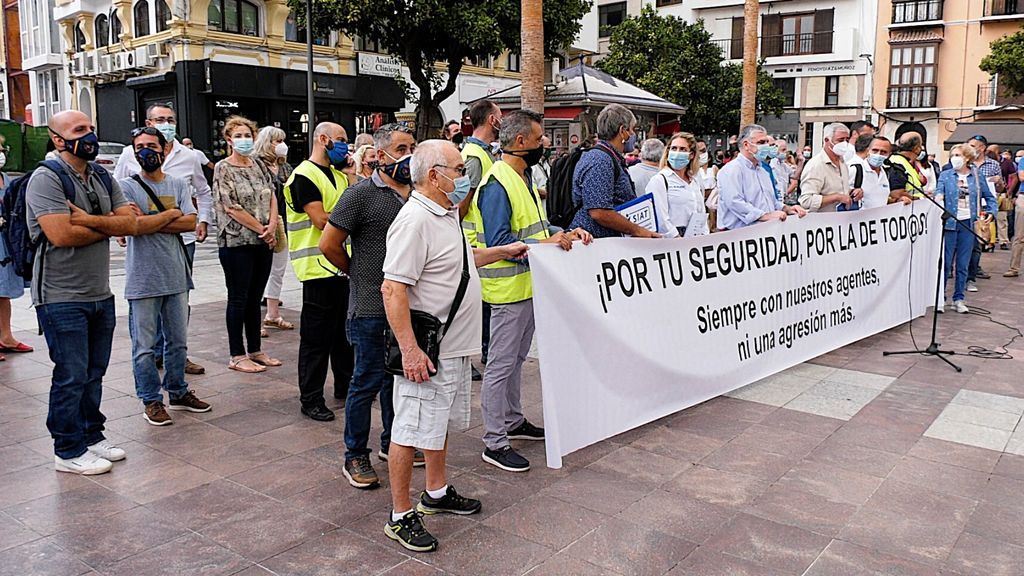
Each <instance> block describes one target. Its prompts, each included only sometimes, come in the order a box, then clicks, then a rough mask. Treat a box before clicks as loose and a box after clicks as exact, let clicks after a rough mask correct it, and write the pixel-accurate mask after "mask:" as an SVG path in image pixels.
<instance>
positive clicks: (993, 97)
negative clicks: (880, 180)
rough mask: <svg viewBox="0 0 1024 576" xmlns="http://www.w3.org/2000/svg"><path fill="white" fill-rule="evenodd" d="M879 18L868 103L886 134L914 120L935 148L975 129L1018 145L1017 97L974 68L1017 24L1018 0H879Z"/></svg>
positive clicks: (1023, 13) (1023, 18) (1021, 137)
mask: <svg viewBox="0 0 1024 576" xmlns="http://www.w3.org/2000/svg"><path fill="white" fill-rule="evenodd" d="M878 19H879V20H878V27H879V30H882V31H883V33H880V34H879V35H878V39H877V42H876V48H875V54H876V62H875V89H874V101H875V107H876V108H877V109H878V113H879V118H880V120H879V122H880V124H881V125H882V128H883V132H884V133H885V134H887V135H890V136H891V135H895V133H896V130H897V129H898V128H899V126H900V125H902V124H905V123H913V124H914V125H919V126H920V129H923V130H924V131H925V132H926V139H927V142H926V147H927V148H928V150H930V151H936V152H939V151H942V150H944V149H945V150H948V149H949V148H950V147H951V146H952V145H953V144H956V143H959V142H963V141H964V140H965V139H968V138H970V136H971V135H974V134H978V133H980V134H985V135H986V136H988V137H989V139H990V141H991V142H992V143H999V144H1004V145H1012V146H1015V147H1021V146H1024V133H1022V132H1024V128H1022V127H1021V126H1022V125H1021V124H1020V121H1021V120H1022V119H1024V108H1022V107H1021V105H1024V98H1021V97H1017V98H1009V97H1007V96H1006V94H1005V91H1004V90H1003V89H1002V88H1001V87H1000V85H999V78H998V77H992V76H990V75H989V74H988V73H987V72H984V71H982V70H981V69H980V68H979V65H980V63H981V60H982V59H983V58H984V57H985V56H986V55H987V54H988V53H989V51H990V48H989V47H990V44H991V42H992V41H993V40H997V39H999V38H1002V37H1004V36H1007V35H1010V34H1013V33H1015V32H1017V31H1018V30H1020V29H1021V25H1022V24H1024V1H1019V0H880V2H879V11H878ZM920 129H919V131H920Z"/></svg>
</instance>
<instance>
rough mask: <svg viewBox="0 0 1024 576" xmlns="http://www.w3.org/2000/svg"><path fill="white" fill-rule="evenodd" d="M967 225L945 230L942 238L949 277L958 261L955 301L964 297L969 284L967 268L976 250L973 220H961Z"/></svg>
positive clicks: (945, 265) (954, 289)
mask: <svg viewBox="0 0 1024 576" xmlns="http://www.w3.org/2000/svg"><path fill="white" fill-rule="evenodd" d="M960 222H961V223H963V224H965V225H966V228H967V229H966V230H965V229H964V227H963V226H957V227H956V229H955V230H943V232H942V239H943V242H944V245H943V248H944V251H945V253H944V255H943V256H944V257H943V261H942V263H943V267H944V271H945V273H946V277H947V278H949V276H950V272H951V271H952V269H953V264H954V262H955V263H956V280H955V284H954V286H953V301H954V302H956V301H958V300H963V299H964V288H966V286H967V269H968V268H969V267H970V263H971V253H972V252H973V251H974V243H975V238H974V234H973V233H971V232H970V229H971V221H970V220H961V221H960Z"/></svg>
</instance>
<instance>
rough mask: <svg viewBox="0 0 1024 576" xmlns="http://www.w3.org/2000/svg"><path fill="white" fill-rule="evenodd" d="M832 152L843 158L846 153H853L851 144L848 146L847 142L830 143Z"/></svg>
mask: <svg viewBox="0 0 1024 576" xmlns="http://www.w3.org/2000/svg"><path fill="white" fill-rule="evenodd" d="M832 152H833V153H835V155H836V156H839V157H840V158H845V157H846V156H847V155H849V154H852V153H853V146H850V143H849V142H840V143H838V144H833V145H832Z"/></svg>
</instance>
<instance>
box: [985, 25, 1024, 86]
mask: <svg viewBox="0 0 1024 576" xmlns="http://www.w3.org/2000/svg"><path fill="white" fill-rule="evenodd" d="M991 48H992V52H990V53H989V55H988V56H985V57H984V58H983V59H982V60H981V66H980V68H981V69H982V70H984V71H985V72H988V73H989V74H999V89H1000V90H1001V91H1002V92H1003V93H1004V94H1006V95H1007V96H1011V97H1012V96H1017V95H1020V94H1024V67H1022V66H1021V65H1020V63H1021V62H1024V30H1021V31H1018V32H1017V33H1015V34H1012V35H1010V36H1004V37H1003V38H1000V39H999V40H995V41H994V42H992V45H991Z"/></svg>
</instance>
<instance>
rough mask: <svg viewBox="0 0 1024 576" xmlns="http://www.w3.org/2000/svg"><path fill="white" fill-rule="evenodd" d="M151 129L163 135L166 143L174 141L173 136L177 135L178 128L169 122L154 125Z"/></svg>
mask: <svg viewBox="0 0 1024 576" xmlns="http://www.w3.org/2000/svg"><path fill="white" fill-rule="evenodd" d="M153 127H154V128H156V129H157V130H159V131H160V132H161V133H163V135H164V138H165V139H166V140H167V141H168V142H170V141H171V140H174V138H175V136H177V135H178V127H177V126H175V125H174V124H171V123H170V122H161V123H160V124H156V125H154V126H153Z"/></svg>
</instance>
